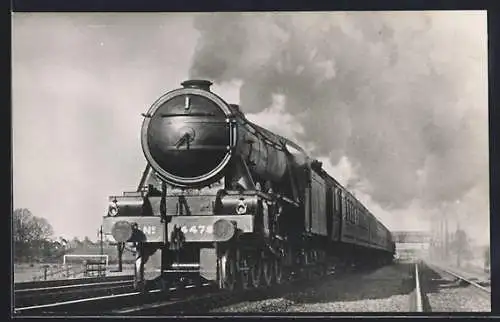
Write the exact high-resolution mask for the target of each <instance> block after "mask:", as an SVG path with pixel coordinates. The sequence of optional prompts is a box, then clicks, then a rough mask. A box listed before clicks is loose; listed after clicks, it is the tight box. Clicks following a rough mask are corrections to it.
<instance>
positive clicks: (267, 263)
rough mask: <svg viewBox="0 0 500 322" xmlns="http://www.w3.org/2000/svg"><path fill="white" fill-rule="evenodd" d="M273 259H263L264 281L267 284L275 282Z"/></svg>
mask: <svg viewBox="0 0 500 322" xmlns="http://www.w3.org/2000/svg"><path fill="white" fill-rule="evenodd" d="M273 266H274V265H273V260H272V259H270V258H264V259H263V260H262V282H263V283H264V285H265V286H271V284H272V283H273V275H274V268H273Z"/></svg>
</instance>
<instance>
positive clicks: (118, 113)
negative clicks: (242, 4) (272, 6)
mask: <svg viewBox="0 0 500 322" xmlns="http://www.w3.org/2000/svg"><path fill="white" fill-rule="evenodd" d="M487 18H488V17H487V12H486V11H480V10H470V11H460V10H450V11H330V12H328V11H321V12H319V11H318V12H306V11H304V12H297V11H295V12H284V11H282V12H280V11H275V12H177V13H174V12H13V13H12V15H11V28H12V36H11V53H12V54H11V55H12V56H11V57H12V58H11V75H12V76H11V77H12V102H11V110H12V189H13V190H12V198H13V201H12V203H13V204H12V209H11V211H12V215H11V219H12V220H11V221H12V261H13V263H12V265H11V266H12V268H11V269H12V283H13V284H12V285H13V286H12V293H13V294H12V301H13V302H12V312H11V314H12V315H13V316H45V317H54V316H65V317H72V316H75V317H76V316H96V317H102V316H152V317H161V316H190V315H191V316H193V315H196V316H244V315H254V316H268V315H272V316H289V315H304V314H305V315H308V314H317V313H321V314H322V315H327V316H328V315H332V316H335V314H337V315H338V314H343V315H353V314H360V313H391V314H392V313H394V314H397V313H399V314H406V315H408V314H413V313H422V314H425V315H432V314H434V313H442V312H446V313H449V314H452V313H454V312H491V310H492V309H491V272H490V253H491V252H490V186H489V185H490V183H489V182H490V170H489V168H490V164H489V163H490V162H489V153H490V152H489V130H490V129H489V125H488V120H489V119H488V28H487Z"/></svg>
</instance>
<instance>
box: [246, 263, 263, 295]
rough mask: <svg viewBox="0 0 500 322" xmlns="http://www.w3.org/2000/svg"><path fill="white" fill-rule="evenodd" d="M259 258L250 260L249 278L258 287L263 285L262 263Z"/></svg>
mask: <svg viewBox="0 0 500 322" xmlns="http://www.w3.org/2000/svg"><path fill="white" fill-rule="evenodd" d="M261 262H262V261H261V260H260V259H258V258H251V259H250V261H249V271H248V272H249V274H248V275H249V279H250V283H251V284H252V286H253V287H255V288H257V287H260V285H261V283H260V282H261V276H262V264H261Z"/></svg>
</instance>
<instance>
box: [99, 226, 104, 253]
mask: <svg viewBox="0 0 500 322" xmlns="http://www.w3.org/2000/svg"><path fill="white" fill-rule="evenodd" d="M102 235H103V234H102V225H101V228H99V239H100V245H101V256H102V255H104V245H103V243H104V241H103V236H102Z"/></svg>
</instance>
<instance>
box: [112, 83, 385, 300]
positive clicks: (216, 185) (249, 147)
mask: <svg viewBox="0 0 500 322" xmlns="http://www.w3.org/2000/svg"><path fill="white" fill-rule="evenodd" d="M182 85H183V88H180V89H176V90H173V91H171V92H168V93H167V94H165V95H164V96H162V97H161V98H160V99H158V100H157V101H156V102H155V103H154V104H153V105H152V107H151V108H150V110H149V111H148V113H147V114H143V116H144V118H145V119H144V123H143V126H142V136H141V143H142V148H143V151H144V154H145V156H146V159H147V161H148V164H147V166H146V169H145V171H144V173H143V176H142V178H141V180H140V183H139V186H138V189H137V191H134V192H126V193H124V194H123V195H121V196H111V197H110V198H109V200H110V205H109V208H108V213H107V214H106V216H105V217H104V218H103V232H104V233H105V234H107V235H112V236H113V238H114V239H115V241H116V242H118V243H133V244H134V245H135V247H136V250H137V256H136V262H135V287H136V288H137V289H141V290H146V289H148V288H149V287H150V286H151V285H158V286H160V287H162V288H166V289H168V288H169V287H170V286H171V285H172V284H177V283H186V282H189V281H191V282H193V281H194V282H196V283H202V282H204V281H207V280H208V281H213V282H215V283H217V285H218V287H219V288H224V289H230V290H232V289H235V288H248V287H261V286H270V285H272V284H280V283H282V282H283V281H284V280H286V279H287V278H288V277H290V276H292V275H296V274H306V275H309V274H312V273H320V274H321V273H324V272H326V270H327V269H328V268H329V267H330V266H332V265H339V264H344V265H350V264H355V263H356V264H359V263H362V264H365V265H366V264H387V263H390V262H391V261H392V259H393V257H394V252H395V244H394V242H393V240H392V236H391V233H390V232H389V230H388V229H387V228H386V227H385V226H384V225H383V224H382V223H381V222H380V221H378V220H377V218H376V217H375V216H374V215H373V214H371V213H370V212H369V211H368V210H367V209H366V208H365V207H364V206H363V205H362V204H361V203H360V202H359V201H358V200H357V199H356V198H355V197H354V196H353V195H352V194H351V193H350V192H349V191H347V190H346V189H345V188H344V187H343V186H342V185H340V184H339V183H338V182H337V181H336V180H335V179H334V178H333V177H331V176H330V175H328V173H326V171H324V170H323V169H322V167H321V163H320V162H319V161H317V160H313V159H311V158H309V156H307V154H306V153H305V152H304V151H303V150H302V149H301V148H300V147H299V146H297V145H296V144H294V143H293V142H291V141H289V140H287V139H285V138H283V137H281V136H279V135H276V134H274V133H272V132H270V131H268V130H266V129H264V128H262V127H260V126H257V125H255V124H253V123H251V122H250V121H248V120H247V119H246V118H245V116H244V114H243V113H242V112H241V111H240V110H239V108H238V106H237V105H232V104H227V103H226V102H225V101H224V100H223V99H222V98H220V97H219V96H217V95H215V94H214V93H212V92H211V91H210V85H211V83H210V82H208V81H203V80H190V81H186V82H184V83H183V84H182ZM184 165H185V166H186V167H185V168H183V167H184ZM181 168H182V169H181Z"/></svg>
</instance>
